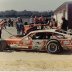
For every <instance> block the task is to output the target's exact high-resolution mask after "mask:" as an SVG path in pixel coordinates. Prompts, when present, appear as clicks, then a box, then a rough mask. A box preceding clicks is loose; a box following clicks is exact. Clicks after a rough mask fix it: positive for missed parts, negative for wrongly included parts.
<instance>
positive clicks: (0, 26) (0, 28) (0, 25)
mask: <svg viewBox="0 0 72 72" xmlns="http://www.w3.org/2000/svg"><path fill="white" fill-rule="evenodd" d="M3 24H4V20H2V21H1V22H0V39H1V34H2V27H3Z"/></svg>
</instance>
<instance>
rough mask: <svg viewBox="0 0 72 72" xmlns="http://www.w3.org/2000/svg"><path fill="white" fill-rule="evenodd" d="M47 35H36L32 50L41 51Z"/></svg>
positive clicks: (33, 39)
mask: <svg viewBox="0 0 72 72" xmlns="http://www.w3.org/2000/svg"><path fill="white" fill-rule="evenodd" d="M44 37H45V33H35V35H34V36H33V37H32V49H35V50H41V49H42V48H43V47H44Z"/></svg>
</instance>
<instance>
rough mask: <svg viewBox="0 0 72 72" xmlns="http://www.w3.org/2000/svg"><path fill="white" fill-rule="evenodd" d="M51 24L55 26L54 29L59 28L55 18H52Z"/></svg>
mask: <svg viewBox="0 0 72 72" xmlns="http://www.w3.org/2000/svg"><path fill="white" fill-rule="evenodd" d="M51 23H52V25H53V28H57V22H56V21H55V19H54V18H52V20H51Z"/></svg>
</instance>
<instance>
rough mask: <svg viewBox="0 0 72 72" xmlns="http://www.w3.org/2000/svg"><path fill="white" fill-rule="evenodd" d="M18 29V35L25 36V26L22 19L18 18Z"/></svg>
mask: <svg viewBox="0 0 72 72" xmlns="http://www.w3.org/2000/svg"><path fill="white" fill-rule="evenodd" d="M16 29H17V35H23V33H24V25H23V22H22V19H21V18H20V17H18V18H17V21H16Z"/></svg>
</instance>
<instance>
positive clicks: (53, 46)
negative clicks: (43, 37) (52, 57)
mask: <svg viewBox="0 0 72 72" xmlns="http://www.w3.org/2000/svg"><path fill="white" fill-rule="evenodd" d="M61 50H62V48H61V45H60V43H59V42H58V41H56V40H51V41H49V43H48V45H47V52H48V53H51V54H56V53H60V52H61Z"/></svg>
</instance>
